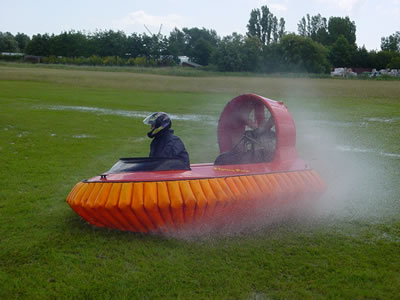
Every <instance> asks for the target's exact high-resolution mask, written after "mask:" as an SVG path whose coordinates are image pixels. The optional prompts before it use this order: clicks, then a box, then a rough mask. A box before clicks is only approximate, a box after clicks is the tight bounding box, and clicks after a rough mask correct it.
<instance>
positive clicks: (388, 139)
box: [0, 65, 400, 299]
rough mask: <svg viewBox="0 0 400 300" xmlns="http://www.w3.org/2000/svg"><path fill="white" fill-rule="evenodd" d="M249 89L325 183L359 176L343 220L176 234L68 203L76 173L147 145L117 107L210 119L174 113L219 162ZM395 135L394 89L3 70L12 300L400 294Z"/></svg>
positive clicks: (2, 141) (182, 129)
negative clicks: (232, 116) (222, 135)
mask: <svg viewBox="0 0 400 300" xmlns="http://www.w3.org/2000/svg"><path fill="white" fill-rule="evenodd" d="M245 92H254V93H258V94H261V95H263V96H267V97H270V98H274V99H279V100H283V101H284V102H285V104H286V105H287V106H288V107H289V110H290V111H291V112H292V114H293V117H294V119H295V121H296V124H297V138H298V147H299V152H300V154H301V157H302V158H304V159H305V160H307V161H309V162H310V163H311V164H312V165H313V166H315V167H316V168H317V169H318V171H319V172H320V173H321V174H322V175H323V177H324V178H325V179H326V180H327V182H328V185H329V184H330V183H332V184H331V186H334V187H335V186H336V185H337V182H338V180H339V181H340V179H341V178H343V181H349V187H348V189H343V190H342V191H341V194H340V198H341V200H342V202H343V203H340V204H341V205H343V206H344V211H345V212H346V214H344V213H343V211H342V210H340V209H337V210H332V213H331V214H326V215H323V217H319V218H318V219H316V220H315V219H312V220H307V221H306V222H296V221H291V222H288V221H286V222H282V223H278V224H275V225H273V226H267V227H260V228H257V229H254V230H253V231H252V232H250V233H249V232H247V233H245V232H242V233H238V234H234V235H232V234H230V235H227V236H207V237H202V238H201V239H197V238H190V237H186V238H184V239H176V238H172V237H165V236H148V235H146V236H143V235H139V234H134V233H124V232H118V231H111V230H107V229H97V228H94V227H92V226H90V225H88V224H87V223H85V222H84V221H83V220H81V219H80V218H79V217H78V216H77V215H76V214H75V213H74V212H73V211H72V210H71V209H70V208H69V207H68V205H67V204H66V202H65V198H66V196H67V194H68V193H69V191H70V189H71V188H72V187H73V185H74V184H75V183H76V182H77V181H79V180H81V179H84V178H88V177H92V176H94V175H97V174H99V173H101V172H103V171H105V170H107V169H108V168H109V167H110V166H111V165H112V164H113V163H114V162H115V161H116V160H117V159H118V158H119V157H126V156H143V155H146V154H147V153H148V147H149V142H150V140H148V139H147V138H145V133H146V131H147V128H146V127H145V126H144V125H143V124H142V122H141V119H140V118H134V117H126V116H121V115H119V114H117V113H116V111H117V110H119V111H121V110H124V111H129V112H133V111H134V112H151V111H156V110H157V111H158V110H161V111H167V112H169V113H173V114H176V115H179V116H181V115H192V114H201V115H205V116H208V118H207V120H206V121H196V120H189V121H182V120H176V121H174V129H175V131H176V133H177V134H178V135H179V136H181V137H182V139H183V140H184V142H185V144H186V146H187V148H188V150H189V153H190V156H191V161H192V162H208V161H212V160H213V159H214V158H215V156H216V155H217V153H218V147H217V145H216V136H215V131H216V121H217V120H218V117H219V113H220V111H221V110H222V109H223V107H224V105H225V104H226V102H227V101H229V100H230V99H231V98H233V97H234V96H237V95H238V94H241V93H245ZM69 106H74V107H76V106H81V107H92V108H102V109H107V113H99V112H88V111H84V110H79V109H76V110H72V109H68V107H69ZM54 108H57V109H54ZM399 136H400V85H399V84H398V83H397V82H376V81H372V82H369V81H368V82H366V81H344V80H325V79H324V80H321V79H305V78H303V79H290V78H286V79H284V78H248V77H221V76H219V77H199V78H184V77H175V76H158V75H151V74H133V73H132V74H131V73H126V72H125V73H124V72H116V73H114V72H103V71H98V72H93V71H90V72H89V71H86V70H59V69H57V70H54V69H49V68H22V67H12V66H9V65H7V66H0V166H1V170H0V174H1V189H0V298H2V299H10V298H116V299H120V298H129V299H131V298H133V299H136V298H152V299H153V298H163V299H167V298H182V299H192V298H195V299H196V298H200V299H204V298H212V299H214V298H217V299H220V298H222V299H237V298H239V299H268V298H289V299H299V298H301V299H302V298H312V299H315V298H317V299H318V298H346V299H349V298H351V299H353V298H368V299H371V298H374V299H376V298H379V299H394V298H397V297H398V295H399V293H400V252H399V251H398V249H399V246H400V219H399V217H398V216H399V213H400V205H399V203H400V202H399V200H400V199H399V195H400V187H399V184H398V182H399V178H400V176H399V172H398V170H399V169H400V158H398V157H397V156H396V154H400V142H399V138H398V137H399ZM336 146H342V148H338V149H336V148H335V147H336ZM344 146H346V147H347V148H346V147H344ZM340 149H342V150H343V149H349V151H348V152H346V151H341V150H340ZM357 149H358V150H359V149H361V150H362V149H364V150H365V149H367V150H369V152H362V151H361V152H357ZM382 153H383V154H385V153H386V154H392V155H393V156H390V155H389V156H388V155H386V156H385V155H383V154H382ZM356 168H358V169H359V171H358V172H353V173H352V169H356ZM346 175H348V176H349V177H348V178H347V177H346ZM350 175H352V176H350ZM351 180H353V181H351ZM340 183H343V182H340ZM332 199H334V198H329V199H328V200H332Z"/></svg>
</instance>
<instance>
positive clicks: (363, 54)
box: [350, 46, 374, 68]
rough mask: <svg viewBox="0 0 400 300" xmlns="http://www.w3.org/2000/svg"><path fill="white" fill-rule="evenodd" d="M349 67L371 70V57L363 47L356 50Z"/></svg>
mask: <svg viewBox="0 0 400 300" xmlns="http://www.w3.org/2000/svg"><path fill="white" fill-rule="evenodd" d="M350 65H351V66H352V67H357V68H373V67H374V66H373V64H372V62H371V57H370V54H369V52H368V50H367V49H366V48H365V46H362V47H360V48H357V50H356V51H355V53H354V55H353V57H352V60H351V63H350Z"/></svg>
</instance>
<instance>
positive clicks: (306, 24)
mask: <svg viewBox="0 0 400 300" xmlns="http://www.w3.org/2000/svg"><path fill="white" fill-rule="evenodd" d="M297 31H298V34H299V35H301V36H304V37H310V38H311V39H312V40H313V41H316V42H318V43H321V44H323V45H327V44H328V38H327V37H328V25H327V20H326V18H324V17H322V16H321V15H320V14H318V15H315V16H311V17H310V15H309V14H307V16H306V17H303V18H302V19H301V20H300V21H299V23H298V24H297Z"/></svg>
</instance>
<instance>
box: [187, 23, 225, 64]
mask: <svg viewBox="0 0 400 300" xmlns="http://www.w3.org/2000/svg"><path fill="white" fill-rule="evenodd" d="M182 31H183V33H184V45H185V48H184V53H183V55H186V56H188V57H189V58H190V59H191V60H193V61H195V62H196V61H203V60H204V58H205V57H208V58H210V56H211V53H212V52H214V51H215V49H216V48H217V45H218V43H219V41H220V38H219V37H218V35H217V32H216V31H215V30H208V29H205V28H202V29H200V28H197V27H193V28H183V29H182ZM200 39H202V40H203V41H201V42H198V40H200ZM200 50H204V51H206V53H201V51H200Z"/></svg>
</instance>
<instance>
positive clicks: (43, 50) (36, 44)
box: [25, 33, 50, 56]
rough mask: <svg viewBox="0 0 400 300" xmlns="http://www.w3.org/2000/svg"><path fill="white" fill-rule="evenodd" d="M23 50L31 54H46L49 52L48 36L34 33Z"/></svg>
mask: <svg viewBox="0 0 400 300" xmlns="http://www.w3.org/2000/svg"><path fill="white" fill-rule="evenodd" d="M25 52H26V53H27V54H31V55H37V56H48V55H49V54H50V36H49V35H48V34H47V33H46V34H43V35H41V34H36V35H34V36H33V37H32V39H31V40H30V42H29V43H28V45H26V49H25Z"/></svg>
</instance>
